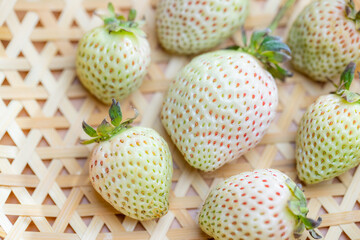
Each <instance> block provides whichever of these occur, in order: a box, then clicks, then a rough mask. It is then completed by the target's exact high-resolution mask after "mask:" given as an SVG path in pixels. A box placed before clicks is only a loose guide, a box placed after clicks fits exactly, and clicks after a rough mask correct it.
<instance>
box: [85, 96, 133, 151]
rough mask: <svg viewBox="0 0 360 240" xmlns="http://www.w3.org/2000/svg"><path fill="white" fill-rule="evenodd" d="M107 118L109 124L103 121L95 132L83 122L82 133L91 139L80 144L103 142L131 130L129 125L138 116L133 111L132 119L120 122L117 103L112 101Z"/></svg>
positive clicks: (119, 109)
mask: <svg viewBox="0 0 360 240" xmlns="http://www.w3.org/2000/svg"><path fill="white" fill-rule="evenodd" d="M109 116H110V119H111V123H109V122H108V121H107V120H106V119H104V120H103V121H102V122H101V124H100V125H99V127H98V128H97V129H96V130H95V129H94V128H92V127H91V126H90V125H89V124H87V123H86V122H85V121H83V123H82V128H83V130H84V132H85V133H86V134H87V135H89V136H90V137H92V139H90V140H85V141H82V142H81V143H82V144H90V143H94V142H97V143H98V142H103V141H107V140H109V139H110V138H111V137H113V136H115V135H117V134H119V133H121V132H123V131H125V130H126V129H129V128H131V125H130V124H131V123H132V122H133V121H134V119H135V118H136V117H137V116H138V112H137V111H136V109H135V116H134V117H133V118H130V119H127V120H126V121H124V122H121V121H122V112H121V108H120V104H119V102H117V101H115V100H114V99H113V101H112V104H111V106H110V109H109Z"/></svg>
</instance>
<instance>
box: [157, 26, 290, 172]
mask: <svg viewBox="0 0 360 240" xmlns="http://www.w3.org/2000/svg"><path fill="white" fill-rule="evenodd" d="M268 34H269V32H268V31H257V32H255V33H254V34H253V36H252V41H251V43H250V44H249V46H247V47H243V48H240V47H234V48H232V49H228V50H219V51H215V52H210V53H206V54H203V55H200V56H198V57H196V58H194V59H193V60H192V61H191V62H190V63H189V64H188V65H187V66H185V67H184V68H183V70H182V71H181V72H180V73H179V74H178V75H177V77H176V79H175V81H174V82H173V83H172V84H171V85H170V88H169V91H168V93H167V96H166V98H165V100H164V105H163V109H162V113H161V120H162V123H163V125H164V127H165V129H166V130H167V132H168V133H169V135H170V137H171V139H172V140H173V142H174V143H175V144H176V146H177V147H178V149H179V150H180V152H181V153H182V154H183V155H184V158H185V160H186V161H187V162H188V163H189V164H190V165H191V166H193V167H195V168H198V169H201V170H203V171H213V170H215V169H217V168H219V167H221V166H222V165H224V164H225V163H226V162H229V161H232V160H234V159H237V158H239V157H240V156H241V155H242V154H244V153H246V152H247V151H248V150H249V149H251V148H253V147H255V146H256V144H257V143H259V142H260V140H261V138H262V137H263V135H264V134H265V132H266V130H267V129H268V127H269V126H270V123H271V121H272V120H273V119H274V117H275V113H276V107H277V104H278V93H277V87H276V84H275V81H274V78H273V76H274V77H277V78H283V77H284V76H285V75H289V73H288V72H286V71H285V70H284V69H282V68H281V67H280V66H279V65H278V62H283V61H286V60H288V59H289V55H288V52H289V49H288V47H287V46H286V45H285V44H284V43H282V42H281V41H280V39H279V38H277V37H273V36H269V35H268ZM255 56H256V57H255Z"/></svg>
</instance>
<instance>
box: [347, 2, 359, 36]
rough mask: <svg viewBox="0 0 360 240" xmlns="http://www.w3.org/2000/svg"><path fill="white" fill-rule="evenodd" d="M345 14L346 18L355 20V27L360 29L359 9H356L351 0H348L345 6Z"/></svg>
mask: <svg viewBox="0 0 360 240" xmlns="http://www.w3.org/2000/svg"><path fill="white" fill-rule="evenodd" d="M345 15H346V17H347V18H348V19H350V20H352V21H354V22H355V27H356V29H357V30H358V31H360V11H356V9H355V4H354V1H353V0H349V1H348V3H347V4H346V7H345Z"/></svg>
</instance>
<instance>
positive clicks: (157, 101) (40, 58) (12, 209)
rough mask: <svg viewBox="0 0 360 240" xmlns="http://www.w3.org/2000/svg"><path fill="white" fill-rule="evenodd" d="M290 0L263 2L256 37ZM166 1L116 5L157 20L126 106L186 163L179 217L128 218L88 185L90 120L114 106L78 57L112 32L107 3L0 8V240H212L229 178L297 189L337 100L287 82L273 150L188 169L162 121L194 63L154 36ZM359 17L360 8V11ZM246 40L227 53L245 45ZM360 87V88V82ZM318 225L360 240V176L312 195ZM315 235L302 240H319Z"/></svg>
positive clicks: (316, 188)
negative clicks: (298, 141)
mask: <svg viewBox="0 0 360 240" xmlns="http://www.w3.org/2000/svg"><path fill="white" fill-rule="evenodd" d="M309 2H310V0H298V1H297V2H296V5H295V6H294V7H293V8H292V9H291V14H290V13H289V14H287V15H286V16H285V17H284V19H283V21H282V22H281V24H280V27H279V29H278V30H277V34H279V35H281V36H283V37H285V36H286V34H287V32H288V29H289V26H290V24H291V22H293V20H294V18H295V16H296V15H297V14H298V13H299V12H300V11H301V9H303V7H304V6H305V5H306V4H308V3H309ZM283 3H284V1H282V0H266V1H265V0H252V1H251V14H250V16H249V18H248V19H247V22H246V29H248V30H249V31H251V30H252V29H260V28H264V27H266V26H267V24H268V23H269V22H270V20H271V19H272V18H273V16H274V15H275V14H276V12H277V10H278V8H279V7H280V6H281V5H282V4H283ZM156 4H157V1H156V0H132V1H130V0H116V1H114V5H115V7H116V9H117V11H123V12H126V11H128V10H129V9H130V8H135V9H136V10H137V11H138V13H139V16H145V17H146V20H147V25H146V26H145V30H146V32H147V34H148V39H149V41H150V43H151V47H152V56H151V57H152V63H151V66H150V70H149V73H148V75H147V76H146V79H145V81H144V83H143V85H142V86H141V88H140V89H139V90H138V91H136V92H134V93H133V94H132V95H131V96H130V97H128V98H127V99H125V100H124V101H122V103H121V104H122V106H123V110H124V115H125V117H129V116H131V115H132V108H131V106H134V107H135V108H137V109H138V110H139V112H140V113H141V114H140V116H139V117H138V119H137V121H136V124H139V125H142V126H147V127H152V128H154V129H156V130H157V131H158V132H159V133H160V134H161V135H162V136H163V137H164V138H165V139H166V140H167V141H168V143H169V144H170V148H171V151H172V154H173V160H174V167H175V169H174V175H173V185H172V191H171V197H170V211H169V213H168V214H167V215H165V216H164V217H162V218H161V219H158V220H152V221H145V222H139V221H136V220H134V219H131V218H129V217H125V216H123V215H121V214H119V213H118V212H116V211H115V210H114V209H113V208H112V207H111V206H110V205H108V204H107V203H105V202H104V201H103V200H102V199H101V197H99V195H98V194H97V193H96V192H95V191H94V189H93V188H92V186H91V184H90V182H89V179H88V168H87V165H88V162H87V156H88V154H89V152H90V150H91V149H90V146H83V145H81V144H80V143H79V139H81V138H85V137H86V136H85V135H84V134H83V132H82V129H81V122H82V121H83V120H86V121H87V122H89V123H90V124H91V125H98V124H99V123H100V122H101V120H102V119H103V118H104V117H105V116H106V115H107V106H105V105H103V104H101V103H100V102H98V101H97V100H96V99H95V98H93V97H92V96H90V95H89V94H88V92H87V91H86V90H85V89H84V88H83V87H82V86H81V84H80V83H79V81H78V80H77V78H76V74H75V64H74V60H75V49H76V44H77V41H78V40H79V39H80V38H81V36H82V34H83V33H84V32H85V31H87V30H89V29H91V28H93V27H95V26H97V25H99V24H101V21H100V19H99V18H98V17H97V16H94V15H93V14H92V12H93V10H95V9H104V8H106V5H107V1H102V0H31V1H30V0H28V1H25V0H18V1H16V0H0V115H1V117H0V172H1V173H0V238H3V239H6V240H17V239H24V240H30V239H31V240H35V239H69V240H78V239H97V240H100V239H124V240H129V239H152V240H162V239H169V240H188V239H208V238H209V237H208V236H206V235H205V234H204V233H202V232H201V230H200V228H199V227H198V225H197V222H196V216H197V214H198V211H199V207H200V206H201V204H202V202H203V200H204V199H205V197H206V195H207V193H208V192H209V190H210V189H211V187H213V186H214V185H215V184H217V183H218V182H219V181H220V180H222V179H224V178H226V177H229V176H232V175H234V174H237V173H240V172H244V171H247V170H252V169H256V168H270V167H271V168H276V169H279V170H281V171H283V172H285V173H286V174H288V175H289V176H291V177H292V178H293V179H296V171H295V160H294V139H295V133H296V129H297V124H298V123H299V120H300V118H301V116H302V114H303V112H304V110H305V109H306V107H307V106H308V105H309V104H311V103H312V102H313V101H314V100H315V99H316V97H318V96H319V95H322V94H326V93H328V92H330V91H331V90H333V87H332V86H331V85H330V84H318V83H314V82H312V81H310V80H309V79H307V78H306V77H304V76H303V75H300V74H298V73H296V72H295V75H294V77H293V78H290V79H288V80H287V81H286V82H285V83H280V82H278V86H279V97H280V104H279V107H278V114H277V118H276V120H275V121H274V122H273V124H272V125H271V128H270V129H269V131H268V133H267V134H266V136H265V137H264V138H263V140H262V142H261V143H260V144H259V145H258V146H257V147H256V148H255V149H253V150H252V151H250V152H248V153H247V154H245V155H244V156H243V157H241V158H240V159H238V160H236V161H233V162H231V163H229V164H227V165H225V166H224V167H222V168H221V169H219V170H217V171H215V172H211V173H202V172H200V171H197V170H195V169H193V168H191V167H189V165H187V164H186V163H185V161H184V160H183V158H182V156H181V154H180V153H179V152H178V151H177V149H176V147H175V146H174V145H173V144H171V140H170V138H169V137H168V135H167V134H166V132H165V131H164V129H163V127H162V125H161V123H160V119H159V113H160V109H161V104H162V99H163V96H164V93H165V91H166V89H167V87H168V84H169V82H170V81H171V79H173V78H174V76H175V75H176V73H177V72H178V70H179V69H181V68H182V67H183V66H184V65H185V64H187V63H188V62H189V61H190V59H191V58H190V57H181V56H173V55H169V54H167V53H166V52H164V51H163V50H162V49H161V47H160V46H159V44H158V42H157V39H156V36H155V34H154V32H155V31H154V30H155V25H154V18H155V12H154V10H155V8H156ZM356 4H357V5H358V7H359V5H360V4H359V2H357V3H356ZM240 40H241V34H240V32H237V33H235V34H234V36H233V37H232V38H231V39H229V40H228V41H227V42H225V43H223V44H222V45H221V46H219V48H222V47H226V46H229V45H232V44H234V43H240ZM354 89H356V90H360V84H359V82H355V83H354ZM304 189H305V193H306V195H307V197H308V205H309V208H310V217H313V218H315V217H317V216H319V215H321V216H322V218H323V222H322V224H321V226H320V228H319V230H320V231H321V233H322V235H323V236H324V239H327V240H330V239H360V225H359V222H360V209H359V206H360V205H359V203H360V168H355V169H352V170H350V171H348V172H346V173H345V174H343V175H341V176H339V177H337V178H335V179H333V180H331V181H327V182H324V183H321V184H317V185H313V186H305V187H304ZM309 238H310V236H309V235H307V234H304V235H303V236H302V238H301V239H309Z"/></svg>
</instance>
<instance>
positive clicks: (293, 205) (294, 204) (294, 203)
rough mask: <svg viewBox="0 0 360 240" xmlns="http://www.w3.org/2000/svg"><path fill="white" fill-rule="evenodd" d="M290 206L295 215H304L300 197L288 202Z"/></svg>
mask: <svg viewBox="0 0 360 240" xmlns="http://www.w3.org/2000/svg"><path fill="white" fill-rule="evenodd" d="M288 207H289V209H290V211H291V212H292V213H293V214H294V215H296V216H299V215H302V212H301V210H300V201H299V200H298V199H296V200H290V201H289V202H288Z"/></svg>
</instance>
